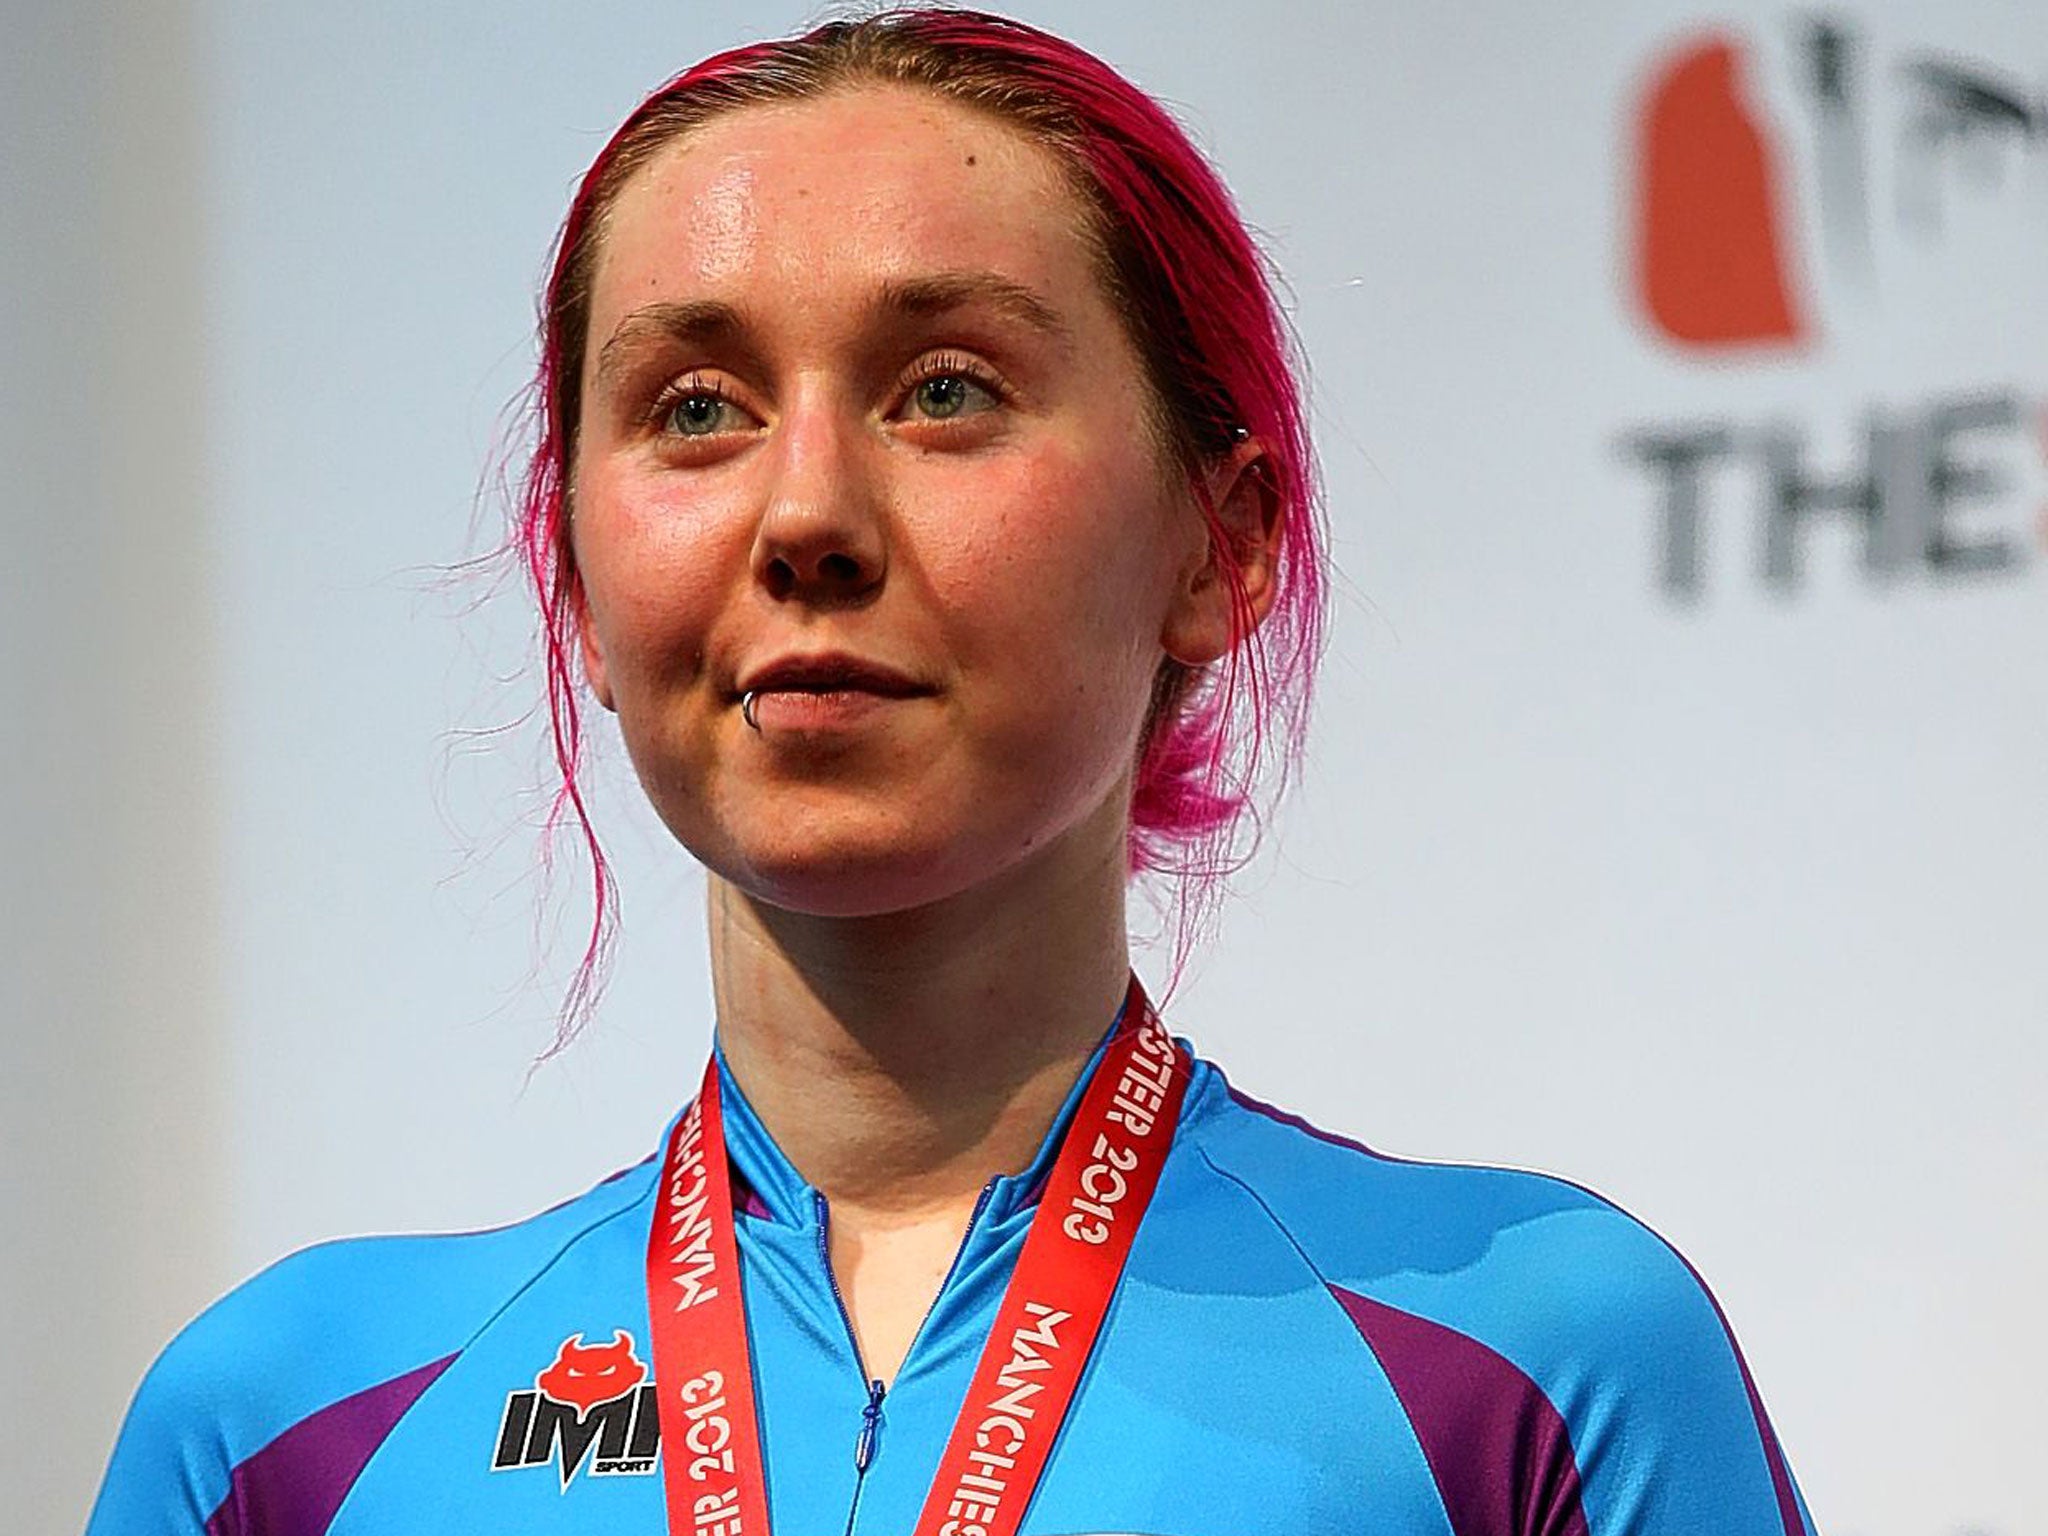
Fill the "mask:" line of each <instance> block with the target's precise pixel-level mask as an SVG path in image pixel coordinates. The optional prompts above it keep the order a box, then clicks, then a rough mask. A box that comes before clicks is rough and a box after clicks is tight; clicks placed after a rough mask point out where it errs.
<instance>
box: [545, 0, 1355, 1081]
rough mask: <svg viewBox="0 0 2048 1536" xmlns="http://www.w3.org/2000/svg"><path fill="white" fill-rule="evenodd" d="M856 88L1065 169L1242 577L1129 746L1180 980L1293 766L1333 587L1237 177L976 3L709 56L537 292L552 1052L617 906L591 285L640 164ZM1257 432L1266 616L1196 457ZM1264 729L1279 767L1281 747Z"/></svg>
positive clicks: (1096, 68) (608, 183)
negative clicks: (553, 884)
mask: <svg viewBox="0 0 2048 1536" xmlns="http://www.w3.org/2000/svg"><path fill="white" fill-rule="evenodd" d="M864 85H900V86H907V87H912V88H916V89H921V90H926V91H930V92H932V93H933V94H934V95H937V96H940V97H942V98H944V99H946V100H948V101H954V102H958V103H960V104H962V105H963V106H966V107H969V108H971V109H973V110H976V111H979V112H984V113H987V114H989V115H990V116H992V117H994V118H996V119H997V120H999V121H1001V122H1003V123H1005V124H1008V125H1009V126H1010V127H1011V128H1013V129H1014V130H1016V131H1017V132H1019V133H1021V134H1022V135H1023V136H1024V137H1025V138H1027V139H1029V140H1031V141H1032V142H1033V143H1035V144H1037V145H1038V146H1040V147H1041V148H1043V149H1044V150H1046V151H1047V152H1049V153H1050V154H1051V155H1052V156H1053V158H1054V159H1055V160H1056V161H1057V162H1058V163H1059V164H1060V165H1061V166H1062V167H1063V168H1064V170H1065V172H1066V174H1067V177H1068V180H1069V182H1070V184H1071V186H1072V189H1073V192H1074V195H1075V197H1076V199H1077V200H1078V202H1079V203H1080V205H1081V207H1082V210H1083V212H1084V214H1085V226H1084V227H1085V232H1086V235H1087V237H1088V238H1089V239H1090V240H1091V242H1092V243H1093V245H1094V247H1095V251H1096V255H1097V258H1098V266H1099V270H1100V277H1101V280H1102V282H1103V284H1104V287H1105V291H1106V292H1107V293H1108V294H1109V296H1110V298H1111V299H1112V300H1113V301H1114V303H1115V305H1116V308H1117V309H1118V311H1119V313H1120V314H1121V315H1122V316H1123V320H1124V324H1125V325H1126V327H1127V328H1128V330H1129V333H1130V335H1131V338H1132V341H1133V343H1134V344H1135V346H1136V350H1137V352H1138V356H1139V358H1140V360H1141V362H1142V365H1143V367H1144V370H1145V374H1146V377H1147V380H1148V382H1149V384H1150V386H1151V391H1152V395H1153V399H1154V411H1153V413H1152V414H1153V418H1154V419H1153V420H1152V421H1150V422H1148V423H1146V426H1147V428H1148V430H1150V431H1152V432H1153V433H1154V435H1155V436H1156V438H1157V439H1158V442H1159V446H1160V447H1161V449H1162V451H1163V454H1164V456H1165V459H1166V461H1167V462H1168V463H1170V464H1172V465H1173V467H1174V470H1175V472H1176V473H1178V474H1181V475H1184V476H1185V477H1186V479H1187V483H1188V486H1189V488H1190V491H1191V493H1192V495H1193V498H1194V500H1195V502H1196V504H1197V506H1198V507H1199V508H1200V510H1201V513H1202V516H1203V517H1204V519H1205V520H1206V521H1207V523H1208V525H1209V529H1210V537H1211V543H1212V547H1213V548H1214V549H1215V550H1216V551H1217V554H1218V557H1219V560H1220V563H1221V565H1222V567H1223V569H1224V571H1225V574H1226V578H1227V580H1228V582H1229V585H1230V587H1231V590H1232V594H1233V610H1234V614H1235V622H1234V624H1233V630H1234V635H1233V643H1232V646H1231V649H1230V652H1229V654H1228V655H1227V656H1226V657H1225V658H1224V659H1223V660H1221V661H1218V662H1215V663H1212V664H1210V665H1208V666H1205V667H1199V668H1190V667H1187V666H1184V665H1182V664H1180V663H1178V662H1176V661H1174V660H1172V659H1171V658H1162V660H1161V664H1160V668H1159V672H1158V675H1157V678H1156V680H1155V683H1154V687H1153V696H1152V702H1151V707H1150V709H1149V711H1148V713H1147V716H1146V720H1145V727H1144V731H1143V735H1142V737H1141V740H1140V741H1139V743H1138V744H1137V771H1136V776H1135V780H1134V789H1133V794H1132V801H1131V831H1130V842H1129V847H1128V861H1129V871H1130V874H1131V875H1132V876H1133V877H1137V876H1141V875H1153V876H1158V877H1160V878H1162V879H1164V880H1166V881H1168V882H1170V883H1171V886H1172V895H1173V898H1174V906H1175V909H1176V913H1177V922H1176V928H1175V947H1174V966H1173V979H1174V980H1177V979H1178V977H1179V974H1180V971H1181V969H1182V966H1183V964H1184V963H1185V960H1186V958H1187V956H1188V955H1189V953H1190V952H1191V951H1192V949H1193V947H1194V944H1195V942H1196V940H1197V939H1198V938H1199V937H1200V936H1201V935H1202V934H1203V933H1204V932H1206V931H1207V929H1208V928H1209V927H1210V925H1211V923H1212V922H1213V919H1214V916H1215V912H1216V909H1217V906H1218V902H1219V899H1220V896H1221V893H1222V887H1223V881H1224V880H1225V878H1226V877H1227V876H1228V875H1229V874H1230V873H1232V872H1233V871H1234V870H1236V869H1237V868H1239V867H1241V866H1242V864H1243V863H1244V862H1245V860H1246V859H1247V858H1248V857H1249V855H1250V851H1251V846H1252V843H1253V842H1254V841H1255V839H1256V833H1257V830H1258V827H1259V823H1260V819H1261V813H1262V811H1263V810H1264V809H1266V808H1267V807H1269V806H1270V804H1271V802H1272V801H1273V800H1275V799H1277V798H1278V796H1279V794H1280V792H1281V791H1282V790H1283V789H1284V788H1285V786H1286V783H1287V781H1288V780H1289V779H1290V778H1291V776H1292V772H1293V770H1294V768H1295V767H1296V765H1297V764H1298V762H1299V758H1300V753H1301V747H1302V742H1303V738H1304V736H1305V733H1306V729H1307V723H1308V710H1309V696H1310V692H1311V688H1312V685H1313V682H1314V676H1315V669H1316V665H1317V662H1318V660H1319V659H1320V656H1321V652H1322V636H1323V625H1324V617H1325V612H1326V607H1327V601H1328V597H1327V585H1328V583H1327V572H1326V569H1325V563H1326V560H1327V558H1328V557H1327V552H1326V538H1325V534H1324V530H1323V527H1322V513H1321V503H1320V486H1319V481H1318V476H1317V470H1316V463H1315V458H1314V451H1313V448H1312V445H1311V444H1310V441H1309V436H1308V429H1307V422H1306V413H1305V408H1304V404H1303V400H1302V391H1301V384H1300V380H1299V377H1298V375H1297V371H1296V361H1295V355H1294V349H1293V347H1292V345H1291V337H1290V333H1289V331H1288V328H1287V324H1286V321H1285V320H1284V318H1283V316H1282V314H1281V311H1280V308H1279V305H1278V302H1277V300H1276V298H1275V294H1274V291H1273V278H1272V275H1271V274H1270V272H1269V270H1268V268H1267V265H1266V262H1265V260H1264V258H1263V257H1262V255H1261V254H1260V251H1259V249H1258V247H1257V245H1256V244H1255V243H1254V242H1253V240H1252V238H1251V236H1250V234H1249V233H1248V232H1247V231H1246V229H1245V227H1244V223H1243V221H1242V219H1241V218H1240V217H1239V215H1238V213H1237V209H1236V206H1235V204H1234V203H1233V201H1232V199H1231V196H1230V193H1229V191H1228V189H1227V188H1226V187H1225V186H1224V185H1223V182H1222V180H1221V179H1220V178H1219V177H1218V176H1217V174H1216V172H1215V170H1214V169H1213V168H1212V167H1211V166H1210V164H1209V163H1208V161H1207V160H1206V159H1204V158H1203V156H1202V154H1201V152H1200V151H1199V150H1197V149H1196V148H1195V147H1194V145H1193V144H1192V143H1190V142H1189V140H1188V137H1187V135H1186V134H1185V133H1184V132H1183V131H1182V129H1181V128H1180V126H1179V125H1178V124H1177V123H1176V122H1175V121H1174V120H1173V118H1172V117H1171V116H1169V115H1168V113H1167V112H1166V111H1165V110H1164V109H1163V108H1162V107H1161V106H1160V105H1159V103H1157V102H1156V101H1154V100H1153V99H1152V98H1151V97H1150V96H1148V95H1147V94H1145V92H1143V91H1142V90H1140V89H1138V87H1136V86H1134V85H1132V84H1131V83H1130V82H1129V81H1128V80H1126V79H1124V78H1123V76H1121V75H1119V74H1118V73H1117V72H1116V71H1115V70H1113V69H1111V68H1110V67H1109V66H1108V65H1107V64H1105V63H1103V62H1102V61H1101V60H1100V59H1098V58H1096V57H1095V56H1094V55H1092V54H1090V53H1087V52H1085V51H1084V50H1082V49H1080V48H1078V47H1076V46H1074V45H1073V44H1072V43H1069V42H1065V41H1063V40H1062V39H1060V38H1057V37H1054V36H1052V35H1051V34H1050V33H1046V32H1042V31H1040V30H1038V29H1036V28H1034V27H1030V26H1026V25H1025V24H1023V23H1021V22H1016V21H1011V20H1008V19H1005V18H1003V17H999V16H992V15H988V14H985V13H982V12H977V11H965V10H941V9H921V8H920V9H901V10H890V11H885V12H882V13H880V14H877V15H872V16H868V17H864V18H862V19H859V20H853V21H835V22H828V23H826V24H825V25H822V26H819V27H817V28H814V29H813V30H811V31H809V32H806V33H804V34H803V35H802V36H800V37H795V38H789V39H784V40H780V41H774V42H763V43H752V44H749V45H747V46H745V47H741V48H735V49H732V50H731V51H729V52H726V53H721V54H718V55H716V56H714V57H712V58H709V59H706V60H704V61H703V62H702V63H700V64H698V65H696V66H694V67H693V68H691V69H688V70H686V71H684V72H683V73H682V74H681V75H678V76H677V77H676V78H675V79H673V80H671V81H670V82H669V83H668V84H666V85H664V86H662V87H661V88H660V89H659V90H657V91H656V92H655V93H654V94H653V95H651V96H649V97H648V98H647V100H646V101H644V102H642V103H641V105H640V106H639V107H638V109H636V110H635V111H634V112H633V114H632V115H631V116H630V117H628V118H627V119H626V121H625V122H624V123H623V124H622V125H621V126H620V128H619V130H618V131H617V133H615V134H614V135H613V136H612V138H611V141H610V142H609V143H607V144H606V145H605V147H604V149H603V150H602V151H601V152H600V153H599V154H598V157H597V159H596V160H595V161H594V162H593V163H592V165H591V167H590V169H589V170H588V171H587V172H585V174H584V177H583V180H582V182H581V184H580V186H579V187H578V189H577V193H576V197H575V200H574V202H573V203H572V204H571V206H570V209H569V215H568V218H567V219H566V220H565V221H564V223H563V225H562V229H561V233H560V235H559V236H558V237H557V241H556V246H555V251H554V264H553V270H552V273H551V275H550V277H549V280H548V284H547V288H546V291H545V293H544V295H543V298H542V305H541V336H540V364H539V369H538V371H537V374H536V377H535V379H534V383H533V390H532V402H533V409H534V414H535V416H536V418H537V421H536V431H535V439H534V443H533V448H532V454H531V458H530V459H529V460H528V462H527V466H526V470H525V475H524V481H523V485H522V488H521V491H520V497H519V504H518V508H517V516H518V527H517V530H516V533H515V539H516V542H517V547H518V550H519V552H520V554H521V556H522V558H523V563H524V565H525V568H526V572H527V575H528V577H529V579H530V580H531V583H532V585H533V589H534V592H535V595H536V597H537V598H538V600H539V603H540V608H541V619H542V638H543V647H544V664H545V667H546V673H547V693H548V711H549V720H550V724H551V726H552V731H553V746H554V753H555V758H556V761H557V763H558V765H559V767H560V770H561V774H562V782H561V786H560V788H559V789H558V790H557V791H556V793H555V796H554V799H553V802H552V805H551V807H550V811H549V815H548V822H547V832H548V835H549V836H550V837H552V834H553V833H554V832H555V831H556V830H557V829H558V828H559V827H560V825H561V823H562V822H563V820H564V819H565V818H568V817H573V818H574V819H575V821H576V823H577V826H578V828H579V830H580V832H581V835H582V838H583V840H584V842H585V844H586V846H587V848H588V850H589V853H590V856H591V860H592V866H593V880H594V884H595V897H596V916H595V918H594V921H593V925H592V930H591V935H590V942H589V945H588V946H587V948H586V949H585V952H584V955H583V959H582V962H581V964H580V965H579V967H578V969H577V972H576V975H575V978H574V980H573V982H572V984H571V986H570V990H569V995H568V998H567V1000H566V1003H565V1007H564V1010H563V1014H562V1021H561V1026H560V1032H559V1034H558V1038H557V1041H556V1048H557V1049H559V1048H560V1046H561V1045H562V1044H564V1043H566V1041H567V1039H568V1037H569V1036H570V1035H571V1034H572V1033H573V1032H574V1031H575V1029H576V1028H577V1027H578V1026H580V1024H581V1023H582V1021H583V1020H584V1018H585V1017H586V1016H587V1015H588V1013H589V1011H590V1009H591V1007H592V1006H593V1005H594V1002H595V998H596V991H597V988H598V978H599V976H600V975H601V973H602V969H603V963H604V961H605V959H606V957H607V956H608V953H609V946H610V942H611V934H612V930H613V927H614V924H615V920H616V899H615V895H614V891H613V887H612V883H611V876H610V872H609V868H608V866H607V865H606V863H605V860H604V856H603V852H602V850H601V848H600V847H599V844H598V840H597V836H596V833H595V830H594V829H593V827H592V825H591V822H590V818H589V815H588V812H587V809H586V807H585V804H584V800H583V795H582V791H581V788H580V786H579V783H578V770H579V768H580V766H581V764H582V760H583V720H582V715H581V712H580V709H579V686H578V670H577V668H576V666H575V662H574V658H575V656H576V636H575V618H574V616H575V612H576V606H577V601H578V597H579V590H578V589H579V581H580V578H579V576H578V573H577V569H576V563H575V557H574V552H573V550H572V548H571V545H570V538H569V500H570V494H571V489H572V486H573V481H574V465H575V456H576V428H577V421H578V415H579V412H580V410H581V407H582V400H581V378H582V366H583V357H584V349H585V346H586V344H587V342H588V339H589V336H588V333H589V325H590V297H591V284H592V281H593V279H594V275H595V272H596V268H597V265H598V257H599V254H600V252H601V250H602V246H603V241H604V238H605V228H606V222H607V215H608V214H609V212H610V209H611V207H612V204H613V203H614V201H615V200H616V199H617V197H618V195H619V193H620V192H621V190H622V189H623V188H624V187H625V185H626V183H627V182H628V181H630V180H631V179H632V177H633V175H634V173H635V172H637V171H638V170H639V169H640V168H641V167H642V166H644V165H645V164H646V163H647V162H648V161H649V160H650V159H651V158H652V157H653V156H654V155H655V154H656V153H657V152H659V151H660V150H661V149H662V148H663V147H665V146H666V145H668V144H670V143H672V142H674V141H675V140H676V139H678V138H679V137H681V136H684V135H686V134H688V133H689V132H690V131H691V130H692V129H694V128H696V127H698V126H700V125H701V124H703V123H705V122H708V121H709V120H711V119H712V118H715V117H719V116H722V115H724V114H726V113H729V112H733V111H736V110H740V109H743V108H746V107H749V106H759V105H765V104H769V103H776V102H791V101H801V100H805V99H809V98H814V97H818V96H822V95H826V94H828V93H832V92H836V91H842V90H850V89H857V88H859V87H861V86H864ZM1246 436H1248V437H1250V438H1252V439H1255V440H1256V441H1257V443H1258V445H1259V447H1260V449H1261V450H1262V455H1261V457H1260V459H1259V460H1258V461H1257V466H1256V469H1255V471H1254V472H1256V473H1259V474H1261V475H1263V476H1264V477H1265V481H1266V485H1267V487H1268V489H1269V491H1270V493H1271V495H1272V496H1273V498H1274V500H1275V501H1276V502H1277V504H1278V506H1279V509H1280V529H1279V548H1278V555H1277V563H1276V565H1275V569H1274V572H1273V578H1272V586H1273V601H1272V605H1271V608H1270V610H1269V612H1268V613H1267V616H1266V619H1265V621H1264V623H1263V624H1260V623H1258V622H1257V621H1256V619H1255V616H1254V612H1253V609H1252V606H1251V604H1250V601H1249V598H1248V596H1247V594H1246V592H1245V588H1244V584H1243V581H1242V579H1241V576H1240V573H1239V569H1238V565H1237V559H1236V550H1235V546H1234V543H1233V541H1232V539H1231V538H1230V537H1229V536H1228V535H1227V533H1226V531H1225V529H1224V528H1223V526H1222V524H1221V522H1220V521H1219V519H1218V518H1217V515H1216V511H1215V508H1214V507H1213V506H1211V505H1210V504H1209V501H1208V497H1207V493H1206V480H1205V477H1204V476H1203V474H1202V473H1201V471H1202V470H1203V469H1204V468H1205V467H1206V466H1208V465H1209V464H1211V463H1213V462H1214V461H1215V460H1216V459H1218V458H1220V457H1222V456H1223V455H1225V454H1227V453H1228V452H1230V450H1231V449H1232V448H1233V447H1234V446H1235V444H1236V442H1237V441H1238V440H1240V438H1243V437H1246ZM1274 736H1277V737H1278V746H1279V753H1278V763H1277V768H1276V766H1275V764H1274V762H1273V760H1272V755H1271V754H1270V752H1269V750H1268V749H1269V745H1270V743H1269V738H1270V737H1274ZM1247 832H1249V833H1250V834H1251V836H1250V837H1247V836H1246V833H1247ZM1171 989H1172V982H1171V980H1170V981H1169V985H1168V989H1167V990H1168V992H1169V993H1170V991H1171Z"/></svg>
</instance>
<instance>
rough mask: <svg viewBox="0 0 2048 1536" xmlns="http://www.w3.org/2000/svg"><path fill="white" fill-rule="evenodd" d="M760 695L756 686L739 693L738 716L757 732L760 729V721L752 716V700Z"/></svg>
mask: <svg viewBox="0 0 2048 1536" xmlns="http://www.w3.org/2000/svg"><path fill="white" fill-rule="evenodd" d="M760 697H761V690H760V689H758V688H749V689H748V690H747V691H746V692H745V693H743V694H741V695H740V718H741V719H742V720H744V721H746V722H747V724H748V725H750V726H752V727H753V728H754V730H755V732H756V733H757V734H758V733H759V731H760V729H761V722H760V721H758V720H756V719H755V718H754V700H756V699H758V698H760Z"/></svg>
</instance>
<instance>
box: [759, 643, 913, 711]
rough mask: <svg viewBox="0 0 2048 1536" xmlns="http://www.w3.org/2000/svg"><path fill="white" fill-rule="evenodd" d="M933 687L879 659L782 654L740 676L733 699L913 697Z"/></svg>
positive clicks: (840, 655) (834, 655) (839, 655)
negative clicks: (886, 664)
mask: <svg viewBox="0 0 2048 1536" xmlns="http://www.w3.org/2000/svg"><path fill="white" fill-rule="evenodd" d="M933 691H934V690H933V689H931V688H930V687H928V686H926V685H925V684H923V683H920V682H918V681H917V680H916V679H915V678H913V677H910V676H908V675H907V674H905V673H902V672H898V671H896V670H895V669H894V668H892V667H888V666H884V665H882V664H881V663H880V662H873V661H868V660H866V659H865V658H863V657H857V656H847V655H843V654H840V653H836V652H834V653H825V654H820V655H815V656H785V657H781V658H779V659H777V660H775V661H772V662H770V663H768V664H767V665H766V666H763V667H759V668H756V669H754V670H753V671H751V672H748V673H746V674H745V675H743V676H742V677H741V678H740V681H739V685H738V687H737V688H736V689H735V690H734V692H733V695H732V697H733V699H734V701H735V702H738V701H739V700H742V699H744V698H745V697H746V696H747V695H748V694H750V693H752V694H757V695H767V694H816V695H826V696H830V695H838V694H847V695H854V694H873V695H878V696H880V697H882V698H887V699H906V698H913V697H915V696H917V695H918V694H925V693H931V692H933Z"/></svg>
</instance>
